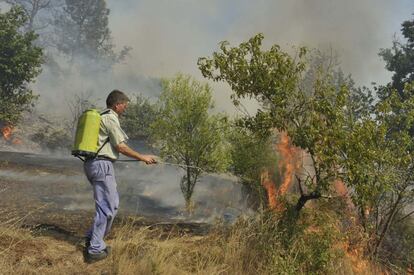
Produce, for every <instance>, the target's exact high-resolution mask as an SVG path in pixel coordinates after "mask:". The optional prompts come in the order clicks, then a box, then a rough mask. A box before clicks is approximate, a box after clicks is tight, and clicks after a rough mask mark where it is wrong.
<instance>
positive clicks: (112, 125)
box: [98, 109, 128, 160]
mask: <svg viewBox="0 0 414 275" xmlns="http://www.w3.org/2000/svg"><path fill="white" fill-rule="evenodd" d="M108 110H109V113H107V114H104V115H102V116H101V127H100V128H99V140H98V148H101V146H102V144H104V143H105V141H106V140H107V139H108V137H109V142H107V143H106V144H105V145H104V146H103V147H102V149H101V150H100V151H99V156H105V157H108V158H111V159H113V160H116V159H118V157H119V152H118V151H117V150H116V146H117V145H118V144H120V143H122V142H125V141H127V140H128V136H127V135H126V134H125V132H124V131H123V130H122V128H121V125H120V124H119V119H118V114H117V113H115V111H114V110H112V109H106V110H104V111H103V112H106V111H108ZM103 112H102V113H103Z"/></svg>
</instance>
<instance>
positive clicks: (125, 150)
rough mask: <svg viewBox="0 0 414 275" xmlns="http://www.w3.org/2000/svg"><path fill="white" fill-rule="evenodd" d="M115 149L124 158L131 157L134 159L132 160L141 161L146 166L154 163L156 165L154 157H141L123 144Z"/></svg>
mask: <svg viewBox="0 0 414 275" xmlns="http://www.w3.org/2000/svg"><path fill="white" fill-rule="evenodd" d="M116 149H117V150H118V152H120V153H121V154H123V155H125V156H128V157H131V158H134V159H136V160H139V161H143V162H145V163H146V164H155V163H157V160H156V156H153V155H142V154H140V153H138V152H137V151H134V150H132V149H131V148H129V146H128V145H126V144H125V143H124V142H122V143H120V144H118V145H117V146H116Z"/></svg>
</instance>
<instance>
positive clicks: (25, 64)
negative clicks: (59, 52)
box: [0, 7, 42, 124]
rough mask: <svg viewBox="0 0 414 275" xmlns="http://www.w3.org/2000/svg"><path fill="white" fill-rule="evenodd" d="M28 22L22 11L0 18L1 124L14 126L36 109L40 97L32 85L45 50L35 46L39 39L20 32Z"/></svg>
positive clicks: (11, 12) (18, 10)
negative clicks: (28, 111)
mask: <svg viewBox="0 0 414 275" xmlns="http://www.w3.org/2000/svg"><path fill="white" fill-rule="evenodd" d="M26 20H27V17H26V16H25V13H24V11H23V10H22V9H21V8H20V7H12V8H11V9H10V11H8V12H6V13H2V14H0V30H1V31H0V120H2V121H6V122H8V123H12V124H13V123H16V122H17V121H18V120H19V119H20V116H21V113H22V112H23V111H27V110H30V108H31V107H32V106H33V102H34V100H35V99H36V96H35V95H33V92H32V90H31V89H30V88H29V87H28V85H29V83H30V82H31V81H33V79H34V78H35V77H36V76H37V75H38V74H39V73H40V71H41V69H40V66H41V64H42V50H41V49H40V48H39V47H36V46H34V44H33V42H34V40H35V39H36V37H37V36H36V35H35V34H34V33H33V32H27V33H22V32H21V30H20V29H21V28H22V27H23V26H24V24H25V22H26Z"/></svg>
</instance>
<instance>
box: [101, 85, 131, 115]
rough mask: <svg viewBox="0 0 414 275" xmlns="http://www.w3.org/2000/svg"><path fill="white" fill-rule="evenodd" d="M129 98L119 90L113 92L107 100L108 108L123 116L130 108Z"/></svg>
mask: <svg viewBox="0 0 414 275" xmlns="http://www.w3.org/2000/svg"><path fill="white" fill-rule="evenodd" d="M128 102H129V98H128V97H127V96H126V94H124V93H123V92H121V91H119V90H113V91H112V92H110V93H109V95H108V97H107V98H106V107H107V108H110V109H112V110H114V111H115V112H116V113H117V114H119V115H120V114H122V113H123V112H124V111H125V109H126V108H127V106H128Z"/></svg>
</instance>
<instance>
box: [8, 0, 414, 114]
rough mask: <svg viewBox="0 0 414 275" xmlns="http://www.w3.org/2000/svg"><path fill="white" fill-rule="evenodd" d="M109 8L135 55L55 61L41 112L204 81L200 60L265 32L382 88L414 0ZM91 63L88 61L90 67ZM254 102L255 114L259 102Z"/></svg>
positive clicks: (231, 1) (268, 38) (146, 2)
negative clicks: (98, 62) (185, 79)
mask: <svg viewBox="0 0 414 275" xmlns="http://www.w3.org/2000/svg"><path fill="white" fill-rule="evenodd" d="M0 2H1V1H0ZM1 5H2V6H0V7H1V8H3V10H6V9H7V7H6V6H5V4H4V3H2V4H1ZM107 5H108V8H109V9H110V11H111V13H110V15H109V27H110V29H111V31H112V36H113V42H114V44H115V45H116V46H117V47H118V48H117V50H118V51H120V50H121V49H122V47H124V46H130V47H132V51H131V52H130V56H129V57H128V58H127V59H126V60H125V62H124V63H122V64H118V65H116V66H115V67H114V69H113V70H112V71H109V72H92V71H89V72H88V73H85V72H84V70H83V69H82V65H80V67H79V68H71V69H70V70H69V69H67V68H64V66H62V63H64V62H62V60H61V59H59V57H58V56H53V58H55V60H56V62H57V64H58V65H59V69H58V67H56V66H55V67H53V66H49V67H46V66H45V67H44V70H43V73H42V74H41V75H40V77H38V79H37V81H36V83H35V85H34V90H35V92H36V93H38V94H39V95H40V99H39V101H38V104H37V107H38V109H39V110H40V111H41V112H46V113H52V114H65V115H68V113H69V108H68V101H70V100H71V99H72V98H73V96H74V95H75V94H79V93H85V92H90V93H91V94H92V95H93V97H94V100H95V101H96V103H97V104H98V105H99V106H101V105H103V103H104V99H105V98H106V95H107V94H108V93H109V92H110V91H111V90H112V89H115V88H117V89H121V90H124V91H125V92H127V93H128V94H134V93H142V94H144V95H145V96H147V97H156V96H157V95H158V94H159V92H160V85H159V79H160V78H163V77H172V76H173V75H174V74H176V73H177V72H182V73H187V74H191V75H193V76H195V77H196V78H198V79H200V80H202V76H201V74H200V72H199V70H198V68H197V65H196V63H197V59H198V58H199V57H201V56H211V54H212V53H213V52H214V51H215V50H217V49H218V43H219V42H220V41H223V40H228V41H230V42H231V43H232V45H238V44H239V43H240V42H242V41H246V40H247V39H248V38H250V37H252V36H253V35H255V34H256V33H259V32H262V33H264V35H265V43H266V45H267V46H269V45H271V44H279V45H281V46H282V47H283V48H284V49H286V50H289V49H290V47H291V46H292V45H305V46H308V47H311V48H315V47H317V48H321V49H327V48H333V50H334V51H336V52H337V53H339V55H340V60H341V61H342V64H341V66H342V68H343V69H344V71H345V72H346V73H352V75H353V77H354V79H355V80H356V82H357V85H369V84H370V83H371V82H373V81H375V82H377V83H380V84H383V83H386V82H388V81H389V80H390V73H389V72H387V71H386V70H385V69H384V63H383V61H382V60H381V59H380V57H379V56H378V52H379V49H380V48H387V47H390V46H391V41H392V37H393V35H394V34H399V30H400V25H401V23H402V21H404V20H407V19H409V18H410V17H411V13H412V12H413V10H414V3H413V2H412V1H410V0H401V1H387V0H365V1H357V0H348V1H341V0H314V1H306V0H278V1H272V0H258V1H254V2H252V1H248V0H237V1H236V0H228V1H220V0H212V1H191V0H176V1H168V0H160V1H150V0H142V1H133V0H125V1H114V0H108V1H107ZM88 62H89V61H88V60H84V65H85V64H87V63H88ZM98 67H99V66H98ZM213 87H214V89H215V91H216V93H215V99H216V102H217V107H218V109H219V110H221V111H227V112H229V113H232V112H234V107H233V106H232V104H231V102H230V100H229V95H230V91H229V87H228V86H227V85H225V84H213ZM247 105H248V108H249V109H251V110H253V111H254V109H255V107H256V105H255V104H252V103H250V102H248V103H247ZM102 107H103V106H102Z"/></svg>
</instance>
